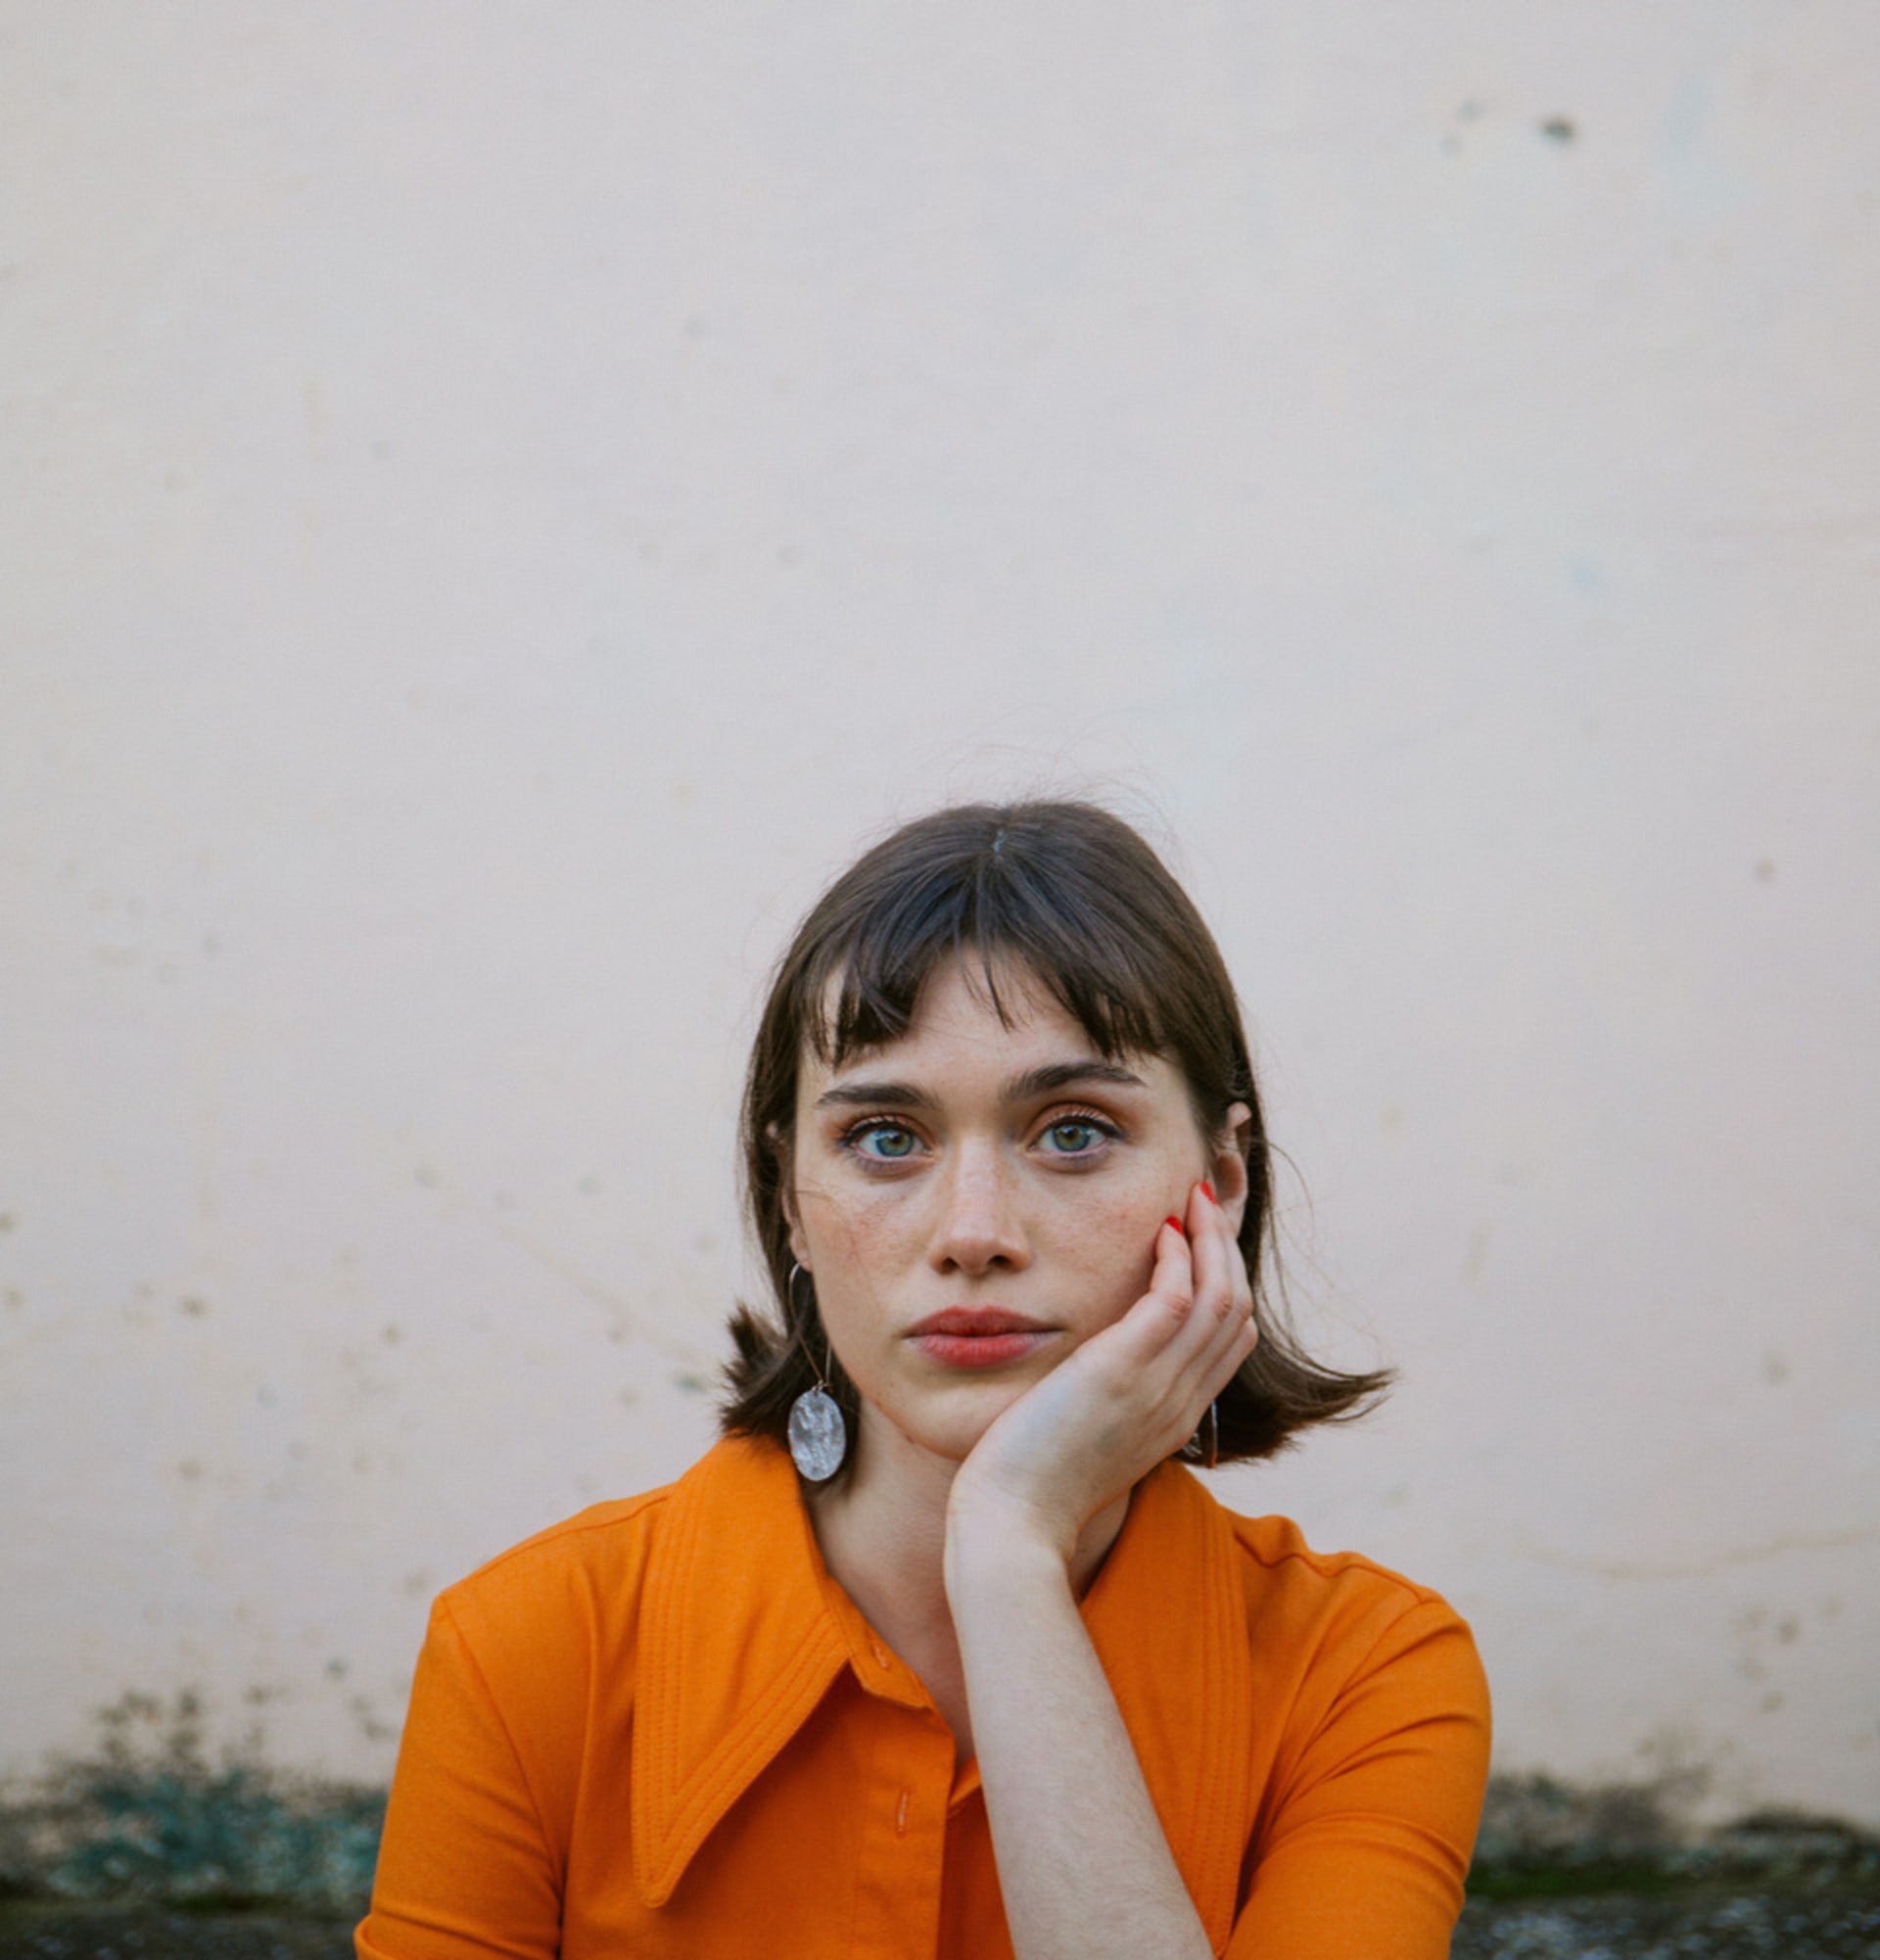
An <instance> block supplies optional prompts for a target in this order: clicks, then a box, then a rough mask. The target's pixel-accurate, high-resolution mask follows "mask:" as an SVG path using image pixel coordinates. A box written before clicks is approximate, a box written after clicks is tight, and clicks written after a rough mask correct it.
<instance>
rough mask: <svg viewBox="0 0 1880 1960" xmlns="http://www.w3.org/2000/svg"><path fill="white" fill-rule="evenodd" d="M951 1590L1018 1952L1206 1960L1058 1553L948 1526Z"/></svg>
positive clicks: (1203, 1940)
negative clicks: (966, 1535)
mask: <svg viewBox="0 0 1880 1960" xmlns="http://www.w3.org/2000/svg"><path fill="white" fill-rule="evenodd" d="M948 1592H949V1597H950V1601H951V1604H952V1609H953V1616H954V1625H955V1629H956V1631H957V1634H958V1637H959V1641H960V1655H961V1660H962V1662H963V1664H964V1672H965V1679H966V1696H967V1701H968V1703H969V1705H970V1708H971V1712H972V1732H973V1738H974V1742H975V1744H976V1746H977V1750H978V1757H979V1774H980V1779H981V1781H982V1783H983V1785H984V1788H985V1799H986V1811H987V1816H988V1818H989V1820H990V1822H991V1826H992V1839H993V1846H994V1850H995V1852H996V1854H997V1857H998V1861H999V1884H1000V1889H1001V1890H1002V1892H1003V1893H1004V1895H1005V1902H1006V1918H1007V1922H1008V1924H1009V1925H1010V1927H1011V1940H1012V1946H1013V1949H1014V1951H1015V1952H1016V1954H1017V1956H1018V1960H1112V1956H1113V1960H1144V1956H1147V1955H1153V1956H1154V1960H1206V1957H1207V1955H1208V1953H1209V1947H1208V1942H1207V1937H1206V1935H1205V1934H1204V1932H1203V1931H1202V1928H1201V1922H1200V1919H1199V1915H1198V1914H1197V1912H1196V1910H1195V1907H1194V1905H1193V1903H1192V1902H1191V1900H1190V1898H1189V1896H1188V1892H1187V1890H1186V1888H1185V1887H1184V1885H1183V1883H1182V1878H1181V1874H1180V1872H1179V1871H1178V1870H1177V1868H1176V1864H1175V1859H1174V1856H1173V1854H1172V1853H1171V1852H1170V1850H1169V1847H1168V1841H1167V1839H1166V1838H1165V1837H1164V1836H1163V1834H1162V1827H1161V1824H1160V1821H1159V1820H1158V1819H1157V1817H1156V1815H1155V1810H1154V1806H1153V1805H1152V1803H1151V1801H1150V1797H1149V1791H1148V1788H1147V1786H1146V1785H1145V1783H1144V1781H1143V1773H1142V1769H1141V1766H1140V1765H1139V1764H1138V1762H1137V1760H1136V1752H1135V1750H1134V1748H1133V1747H1132V1746H1131V1743H1130V1739H1129V1732H1128V1730H1127V1729H1126V1728H1125V1727H1124V1726H1123V1719H1122V1716H1121V1714H1120V1713H1119V1712H1118V1710H1117V1706H1116V1701H1115V1697H1114V1696H1113V1695H1112V1694H1111V1692H1110V1687H1109V1683H1108V1681H1107V1679H1106V1678H1105V1674H1104V1670H1103V1664H1102V1662H1101V1661H1100V1660H1099V1659H1098V1657H1097V1652H1096V1649H1095V1648H1093V1647H1092V1645H1091V1642H1090V1636H1089V1634H1088V1633H1087V1632H1086V1631H1085V1628H1084V1623H1083V1619H1082V1617H1081V1615H1080V1614H1079V1612H1078V1610H1077V1603H1076V1600H1075V1598H1074V1597H1073V1595H1072V1592H1071V1586H1070V1581H1069V1578H1068V1575H1067V1573H1066V1570H1065V1567H1064V1563H1063V1561H1062V1560H1061V1558H1059V1557H1058V1555H1057V1553H1056V1552H1055V1551H1054V1550H1053V1549H1052V1548H1051V1547H1049V1546H1045V1545H1034V1544H1030V1543H1027V1542H1023V1541H1011V1540H1008V1539H1003V1538H1001V1537H999V1536H996V1535H993V1536H988V1537H986V1538H985V1539H983V1540H982V1541H981V1542H978V1543H974V1544H962V1543H960V1542H959V1541H958V1538H957V1537H956V1541H955V1543H954V1544H953V1545H951V1546H950V1548H949V1556H948Z"/></svg>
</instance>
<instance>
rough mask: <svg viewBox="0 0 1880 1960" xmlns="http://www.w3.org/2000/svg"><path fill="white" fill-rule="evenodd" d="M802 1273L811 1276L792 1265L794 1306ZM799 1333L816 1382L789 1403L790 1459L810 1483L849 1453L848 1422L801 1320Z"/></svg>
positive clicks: (821, 1480) (822, 1479) (820, 1478)
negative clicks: (810, 1346)
mask: <svg viewBox="0 0 1880 1960" xmlns="http://www.w3.org/2000/svg"><path fill="white" fill-rule="evenodd" d="M799 1275H800V1276H801V1277H802V1278H803V1279H805V1280H809V1279H810V1276H809V1275H808V1274H807V1273H805V1272H804V1271H803V1268H802V1267H801V1266H792V1267H791V1268H790V1305H791V1307H792V1308H794V1307H795V1305H796V1283H797V1279H798V1276H799ZM810 1287H811V1294H812V1297H814V1294H815V1287H816V1282H815V1281H814V1280H810ZM796 1337H797V1342H798V1344H799V1345H800V1346H802V1348H803V1358H804V1360H806V1361H808V1362H809V1364H810V1366H811V1368H813V1369H816V1386H815V1387H814V1388H806V1389H804V1391H803V1392H802V1394H801V1395H799V1396H798V1397H797V1398H796V1400H795V1401H794V1402H792V1403H791V1404H790V1422H789V1433H790V1461H791V1462H792V1463H793V1464H795V1466H796V1468H797V1470H798V1472H799V1473H800V1474H801V1475H802V1476H804V1477H806V1478H807V1479H808V1480H809V1481H810V1482H811V1483H826V1482H827V1481H828V1480H829V1478H830V1477H832V1476H833V1475H834V1474H835V1473H836V1471H837V1470H840V1469H841V1468H842V1459H843V1458H844V1457H845V1456H847V1455H848V1453H849V1425H848V1424H847V1423H845V1422H844V1421H843V1420H842V1408H841V1404H840V1403H838V1402H837V1401H836V1399H835V1397H834V1396H833V1395H831V1394H830V1393H829V1380H828V1372H827V1370H826V1368H823V1369H817V1368H816V1362H815V1360H814V1358H813V1357H812V1356H811V1354H810V1350H809V1346H808V1344H807V1343H806V1342H804V1340H803V1334H802V1330H801V1326H800V1324H799V1327H798V1330H797V1336H796Z"/></svg>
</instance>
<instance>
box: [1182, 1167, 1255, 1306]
mask: <svg viewBox="0 0 1880 1960" xmlns="http://www.w3.org/2000/svg"><path fill="white" fill-rule="evenodd" d="M1188 1212H1189V1237H1190V1243H1191V1245H1192V1247H1193V1250H1194V1261H1195V1299H1196V1305H1197V1308H1198V1313H1197V1319H1199V1320H1200V1321H1201V1322H1203V1323H1204V1324H1205V1326H1206V1327H1207V1328H1208V1329H1209V1330H1218V1329H1219V1328H1220V1327H1221V1326H1222V1325H1223V1324H1224V1323H1225V1322H1227V1321H1229V1320H1230V1319H1232V1318H1234V1311H1235V1303H1236V1296H1237V1293H1238V1292H1239V1290H1240V1286H1239V1285H1237V1282H1239V1283H1241V1284H1243V1285H1244V1284H1245V1282H1246V1264H1245V1262H1244V1261H1243V1260H1242V1258H1241V1248H1240V1246H1239V1245H1238V1244H1236V1243H1235V1240H1234V1234H1233V1229H1232V1227H1231V1225H1230V1224H1229V1221H1228V1217H1227V1214H1226V1213H1225V1212H1224V1211H1223V1210H1222V1209H1221V1207H1220V1205H1219V1203H1218V1202H1217V1200H1216V1199H1215V1196H1214V1190H1213V1187H1212V1186H1211V1185H1208V1184H1206V1183H1201V1184H1197V1185H1196V1186H1195V1187H1194V1188H1193V1189H1192V1190H1190V1192H1189V1194H1188ZM1247 1305H1248V1308H1249V1309H1250V1308H1251V1305H1252V1302H1251V1299H1250V1298H1249V1299H1248V1302H1247Z"/></svg>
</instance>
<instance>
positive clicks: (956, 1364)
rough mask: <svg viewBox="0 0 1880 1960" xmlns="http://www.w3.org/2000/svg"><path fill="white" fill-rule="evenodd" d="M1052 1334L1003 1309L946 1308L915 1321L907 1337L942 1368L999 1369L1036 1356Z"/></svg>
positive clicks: (1038, 1325) (1049, 1330)
mask: <svg viewBox="0 0 1880 1960" xmlns="http://www.w3.org/2000/svg"><path fill="white" fill-rule="evenodd" d="M1055 1331H1056V1330H1055V1329H1053V1328H1050V1327H1048V1326H1046V1324H1045V1323H1044V1322H1043V1321H1034V1320H1031V1319H1029V1318H1028V1317H1027V1316H1026V1315H1024V1314H1012V1313H1008V1312H1007V1311H1006V1310H1005V1308H1004V1307H948V1308H947V1309H945V1311H944V1312H941V1313H937V1314H929V1315H928V1316H927V1317H926V1319H925V1320H921V1321H916V1322H915V1324H914V1326H913V1327H911V1328H910V1329H909V1330H908V1338H909V1339H910V1340H912V1341H913V1342H914V1344H915V1346H916V1347H917V1348H918V1349H919V1350H920V1352H921V1353H922V1354H924V1355H925V1356H926V1357H927V1359H928V1360H929V1361H937V1362H938V1363H940V1365H941V1366H942V1367H943V1368H1000V1367H1003V1366H1005V1364H1007V1363H1008V1362H1012V1361H1022V1360H1024V1358H1025V1357H1026V1356H1027V1355H1029V1354H1035V1353H1036V1352H1037V1350H1038V1349H1039V1348H1040V1347H1042V1346H1043V1345H1044V1343H1045V1342H1046V1341H1047V1340H1049V1339H1050V1338H1051V1336H1052V1334H1053V1333H1054V1332H1055Z"/></svg>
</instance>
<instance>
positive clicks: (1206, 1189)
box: [1201, 1178, 1220, 1204]
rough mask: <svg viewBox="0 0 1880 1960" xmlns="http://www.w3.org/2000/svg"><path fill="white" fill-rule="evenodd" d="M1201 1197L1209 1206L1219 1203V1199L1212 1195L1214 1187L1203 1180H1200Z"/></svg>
mask: <svg viewBox="0 0 1880 1960" xmlns="http://www.w3.org/2000/svg"><path fill="white" fill-rule="evenodd" d="M1201 1195H1202V1196H1203V1197H1205V1198H1206V1199H1207V1201H1208V1203H1209V1204H1219V1203H1220V1199H1219V1198H1217V1197H1216V1196H1215V1195H1214V1187H1213V1186H1212V1185H1211V1184H1209V1183H1208V1181H1207V1180H1206V1179H1205V1178H1203V1179H1202V1180H1201Z"/></svg>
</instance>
